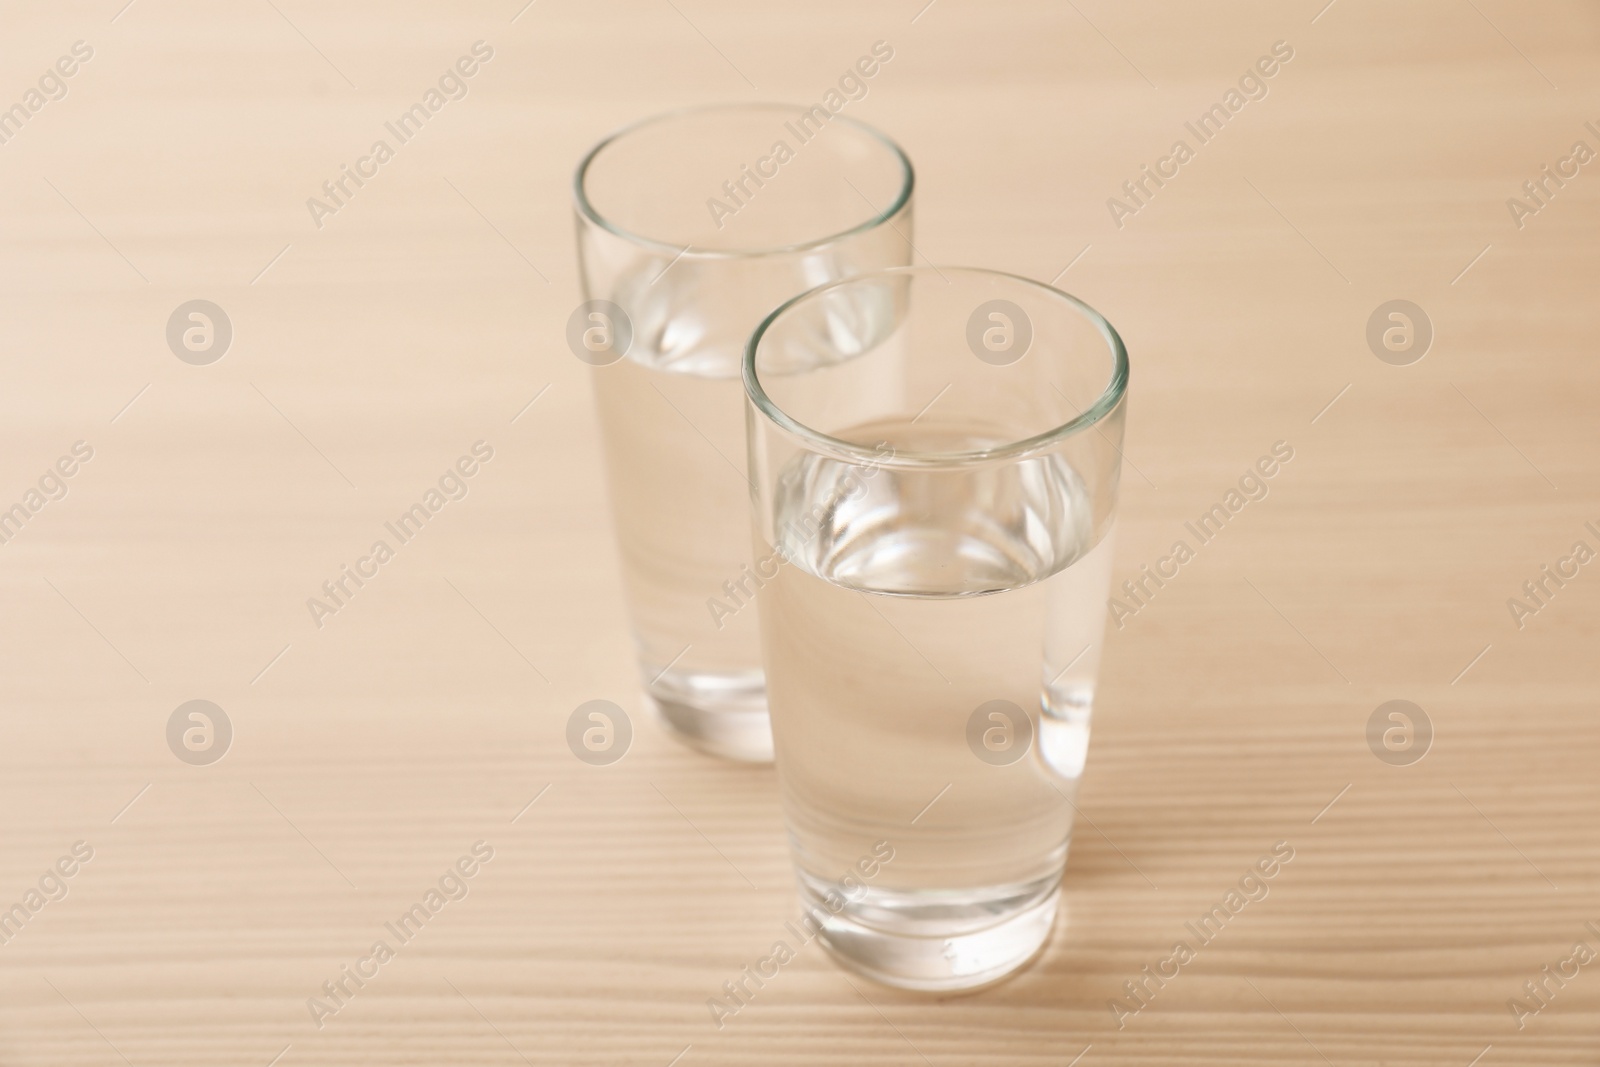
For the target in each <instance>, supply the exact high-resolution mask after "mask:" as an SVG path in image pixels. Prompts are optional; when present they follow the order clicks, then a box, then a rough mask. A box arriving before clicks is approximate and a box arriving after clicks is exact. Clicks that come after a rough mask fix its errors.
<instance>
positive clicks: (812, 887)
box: [800, 872, 1061, 993]
mask: <svg viewBox="0 0 1600 1067" xmlns="http://www.w3.org/2000/svg"><path fill="white" fill-rule="evenodd" d="M842 892H843V891H842V890H841V889H840V888H838V887H837V886H836V885H835V884H834V883H832V882H829V881H822V880H819V879H813V878H811V877H809V876H808V875H806V874H805V873H804V872H801V874H800V903H801V906H802V908H803V909H804V910H805V912H806V914H808V915H810V916H812V917H813V918H812V920H811V922H820V925H821V930H820V932H819V933H818V935H817V939H818V940H819V941H821V942H822V944H823V945H824V946H825V947H826V948H827V949H828V951H829V953H831V954H832V955H833V957H834V959H836V960H838V962H839V963H841V964H842V965H844V966H845V967H847V968H848V969H850V970H852V971H855V972H856V973H858V974H860V975H862V976H863V977H866V978H870V979H872V980H873V981H875V982H879V983H882V984H883V985H887V986H894V987H896V988H899V989H914V990H919V991H923V992H935V993H937V992H951V991H956V990H975V989H980V988H982V987H984V986H987V985H991V984H993V983H995V982H998V981H1000V980H1001V979H1003V978H1006V977H1007V976H1009V975H1011V974H1012V973H1013V972H1015V971H1016V970H1017V969H1019V968H1020V967H1022V966H1023V965H1024V964H1026V963H1028V962H1029V961H1030V960H1032V959H1033V958H1034V957H1035V956H1036V955H1038V953H1039V951H1040V950H1041V949H1042V948H1043V947H1044V944H1045V942H1046V941H1047V940H1049V937H1050V928H1051V926H1052V924H1053V923H1054V922H1055V917H1056V910H1057V908H1058V907H1059V905H1060V901H1061V876H1060V874H1056V875H1055V876H1053V877H1051V878H1047V879H1040V880H1038V881H1034V882H1030V883H1027V884H1024V885H1014V886H995V887H992V888H987V889H971V890H959V891H948V890H946V891H937V892H935V891H928V892H920V893H918V892H898V891H893V890H883V889H871V888H869V889H867V890H866V892H865V893H859V891H858V895H857V896H856V898H855V899H853V900H850V899H845V902H844V905H843V907H841V908H840V909H839V910H838V911H837V912H834V911H833V909H832V908H830V907H829V904H828V901H829V899H830V897H831V899H832V900H833V902H834V904H836V905H837V904H838V903H839V901H840V899H841V895H842ZM803 921H804V920H803Z"/></svg>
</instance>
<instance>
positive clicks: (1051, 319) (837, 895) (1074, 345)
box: [744, 268, 1128, 990]
mask: <svg viewBox="0 0 1600 1067" xmlns="http://www.w3.org/2000/svg"><path fill="white" fill-rule="evenodd" d="M869 304H870V305H873V306H879V307H887V308H890V309H892V310H891V312H890V315H891V317H892V325H891V327H890V328H889V329H888V330H886V331H882V332H880V333H877V334H875V335H873V336H870V337H866V338H863V337H862V336H861V335H859V334H858V333H857V332H856V331H854V330H851V329H849V328H848V325H847V324H848V323H849V321H850V316H849V314H848V309H851V308H855V307H860V306H863V305H869ZM744 384H745V389H746V391H747V393H748V396H749V401H748V408H747V417H748V421H749V431H748V432H749V447H750V465H751V473H752V476H753V477H754V479H755V482H756V494H755V496H754V498H753V499H754V522H753V528H754V542H755V547H754V555H755V566H756V567H757V568H758V569H761V570H762V571H764V572H770V573H771V574H772V577H770V578H769V579H767V580H766V581H765V582H764V583H763V586H762V588H761V590H760V592H759V605H760V607H759V610H760V614H761V631H762V643H763V649H764V654H765V662H766V671H767V695H768V702H769V705H770V708H771V715H772V731H773V740H774V742H775V749H776V756H777V770H778V777H779V781H780V783H781V787H782V793H783V802H784V810H785V816H786V819H787V823H788V828H789V835H790V841H791V844H792V846H793V850H794V857H795V863H796V867H797V868H798V874H799V886H800V896H801V902H802V904H803V905H804V908H805V917H804V919H803V922H804V923H805V924H806V926H807V927H808V929H810V930H812V932H813V933H814V934H815V935H816V936H817V937H819V939H820V940H821V941H822V942H823V943H824V944H825V945H826V946H827V947H828V948H829V950H830V951H832V953H833V954H834V955H835V956H836V957H837V958H838V959H839V960H840V961H841V962H842V963H844V964H845V965H846V966H848V967H850V968H852V969H855V970H857V971H859V972H861V973H863V974H865V975H867V976H868V977H870V978H873V979H876V980H878V981H881V982H884V983H887V984H889V985H895V986H901V987H905V988H911V989H923V990H952V989H967V988H973V987H976V986H980V985H984V984H986V983H989V982H992V981H995V980H997V979H999V978H1001V977H1003V976H1005V975H1006V974H1008V973H1010V972H1011V971H1013V970H1015V969H1016V968H1018V967H1020V966H1021V965H1023V964H1024V963H1026V962H1027V961H1028V960H1029V959H1031V958H1032V957H1033V955H1034V954H1035V953H1036V952H1037V951H1038V950H1039V949H1040V948H1041V946H1042V945H1043V944H1044V942H1045V940H1046V938H1047V937H1048V935H1049V932H1050V929H1051V925H1052V923H1053V921H1054V919H1055V914H1056V911H1057V908H1058V902H1059V898H1060V893H1059V885H1060V881H1061V875H1062V871H1063V870H1064V868H1065V865H1066V860H1067V846H1068V844H1069V843H1070V840H1071V833H1072V822H1073V819H1072V817H1073V812H1074V808H1073V804H1074V797H1075V793H1076V789H1077V783H1078V779H1079V776H1080V775H1081V774H1082V772H1083V767H1084V758H1085V755H1086V753H1087V749H1088V740H1089V717H1090V711H1091V709H1092V707H1093V703H1094V693H1095V678H1096V674H1097V672H1098V667H1099V660H1100V649H1101V641H1102V638H1103V636H1104V630H1105V619H1106V599H1107V593H1108V587H1109V584H1110V575H1111V551H1112V539H1113V538H1112V535H1113V532H1114V523H1115V518H1116V505H1117V491H1118V480H1119V473H1120V461H1121V451H1120V449H1121V442H1122V427H1123V416H1124V408H1125V395H1126V390H1127V384H1128V358H1127V353H1126V351H1125V350H1124V348H1123V345H1122V341H1121V339H1120V338H1119V337H1118V336H1117V333H1116V331H1115V330H1113V329H1112V327H1111V325H1110V324H1109V323H1108V322H1106V320H1105V319H1104V318H1102V317H1101V316H1100V315H1099V314H1098V313H1096V312H1095V311H1094V310H1093V309H1091V308H1089V307H1088V306H1087V305H1085V304H1083V303H1082V302H1081V301H1079V300H1077V299H1075V298H1073V297H1071V296H1068V295H1067V294H1066V293H1063V292H1060V291H1058V290H1056V289H1052V288H1050V287H1049V286H1047V285H1043V284H1040V283H1038V282H1033V281H1028V280H1026V279H1024V278H1019V277H1015V276H1013V275H1008V274H999V273H995V272H992V271H985V270H969V269H957V268H902V269H897V270H890V271H886V272H880V273H877V274H869V275H863V276H860V277H856V278H851V279H846V280H843V281H839V282H834V283H831V284H828V285H824V286H822V287H819V288H817V289H814V290H812V291H810V292H808V293H806V294H804V295H802V296H799V297H796V298H795V299H793V300H790V301H789V302H788V303H786V304H784V305H783V306H782V307H780V308H779V309H777V310H776V311H775V312H773V313H772V315H771V316H769V317H768V318H767V319H766V321H765V322H763V323H762V324H761V326H760V328H759V329H758V330H757V331H756V333H755V335H754V337H753V338H752V339H751V341H750V345H749V348H748V351H747V353H746V357H745V364H744Z"/></svg>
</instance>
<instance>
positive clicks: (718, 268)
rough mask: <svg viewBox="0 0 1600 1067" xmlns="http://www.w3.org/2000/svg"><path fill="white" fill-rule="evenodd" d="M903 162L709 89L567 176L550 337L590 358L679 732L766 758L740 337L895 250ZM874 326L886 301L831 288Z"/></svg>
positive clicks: (667, 706)
mask: <svg viewBox="0 0 1600 1067" xmlns="http://www.w3.org/2000/svg"><path fill="white" fill-rule="evenodd" d="M912 181H913V179H912V171H911V164H910V162H909V161H908V160H907V159H906V156H905V153H903V152H902V151H901V150H900V148H899V147H898V146H897V145H895V144H894V142H892V141H890V140H889V139H888V138H887V137H885V136H883V135H882V134H880V133H878V132H877V131H875V130H873V129H871V128H870V127H868V126H865V125H863V124H861V123H859V122H856V121H854V120H852V119H848V118H845V117H844V116H842V115H838V114H833V113H830V112H829V111H828V110H827V109H826V108H824V107H821V106H818V107H814V108H811V109H809V110H807V109H805V108H801V107H794V106H785V105H777V104H753V105H744V104H737V105H718V106H710V107H700V108H692V109H688V110H683V111H675V112H671V113H669V114H665V115H661V116H658V117H655V118H651V119H647V120H645V121H643V122H640V123H638V124H637V125H634V126H630V127H628V128H627V129H624V130H622V131H621V132H619V133H616V134H614V135H612V136H611V137H609V138H607V139H606V140H604V141H601V142H600V143H599V144H598V145H596V146H595V147H594V148H593V149H592V150H591V151H590V152H589V154H588V155H586V156H585V157H584V159H583V161H582V162H581V163H580V164H579V165H578V170H577V174H576V176H575V179H574V195H575V199H576V208H577V217H578V261H579V267H580V273H581V276H582V282H583V296H584V303H583V304H582V305H581V306H580V307H578V308H577V309H576V310H575V311H574V312H573V314H572V316H571V318H570V319H569V321H568V328H567V341H568V344H569V346H571V348H572V350H573V352H574V353H575V354H576V355H578V357H579V358H580V359H583V360H584V361H585V362H588V363H590V364H592V365H594V372H593V381H594V390H595V401H596V407H597V408H598V412H599V418H600V426H601V434H602V437H603V440H604V446H605V457H606V468H607V475H608V478H609V482H610V496H611V510H612V517H613V520H614V523H615V529H616V535H617V541H618V545H619V548H620V550H621V556H622V572H623V579H624V583H625V587H626V591H627V595H628V600H629V607H630V609H631V613H632V616H633V628H634V635H635V637H636V639H637V649H638V656H639V668H640V672H641V675H642V678H643V681H644V685H645V689H646V692H647V693H648V695H649V697H650V699H651V702H652V703H653V704H654V705H655V707H656V709H657V711H658V712H659V713H660V717H661V718H662V720H663V721H664V722H666V724H667V725H668V726H669V727H670V728H671V729H672V731H673V732H674V733H676V734H677V735H678V736H679V737H680V738H682V739H683V740H685V741H687V742H688V743H689V744H691V745H693V746H695V747H697V748H699V749H701V750H703V751H706V752H710V753H713V754H715V755H719V756H724V757H728V758H732V759H741V760H752V761H763V760H770V759H771V758H772V736H771V732H770V730H769V728H768V722H767V708H766V692H765V685H764V681H763V676H762V670H761V650H760V644H759V639H758V628H757V621H756V616H757V609H756V608H755V606H754V604H753V598H754V595H755V591H756V588H757V587H758V586H759V585H760V583H761V581H762V579H761V577H760V575H759V574H757V573H756V571H755V569H754V566H753V561H752V560H751V558H750V532H749V512H750V505H749V497H750V493H751V486H750V483H749V480H748V477H747V474H746V470H745V447H744V401H743V389H742V388H741V386H740V380H739V375H740V371H739V367H740V361H741V359H742V357H743V353H744V346H745V342H746V341H747V340H748V339H749V337H750V334H751V332H752V331H753V330H754V329H755V327H756V325H757V324H758V323H759V322H760V321H761V319H762V318H763V317H764V316H765V315H766V314H767V313H768V312H770V311H771V310H772V309H773V308H774V307H776V306H777V305H778V304H780V303H782V302H783V301H784V300H787V299H788V298H789V297H791V296H794V295H795V294H796V293H800V292H803V291H805V290H807V289H810V288H812V287H813V286H817V285H822V284H825V283H827V282H831V281H836V280H838V279H841V278H847V277H850V276H852V275H855V274H859V273H862V272H863V271H870V270H878V269H882V268H886V267H894V266H899V265H904V264H906V263H909V262H910V256H911V238H910V235H911V188H912ZM838 310H839V312H840V314H842V315H844V316H846V318H845V320H843V321H841V322H839V323H838V324H837V326H838V328H839V329H840V330H841V331H844V332H846V333H852V332H853V333H855V334H857V335H859V336H861V337H864V338H865V337H872V336H875V335H876V334H878V333H881V332H882V331H883V330H884V329H885V328H886V327H887V321H886V320H885V319H883V315H884V314H885V309H884V308H883V307H881V306H879V305H878V304H876V303H873V302H870V301H865V302H859V303H856V304H853V305H850V306H845V305H843V304H841V305H840V307H839V309H838Z"/></svg>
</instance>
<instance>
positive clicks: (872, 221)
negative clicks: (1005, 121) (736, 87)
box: [572, 101, 916, 259]
mask: <svg viewBox="0 0 1600 1067" xmlns="http://www.w3.org/2000/svg"><path fill="white" fill-rule="evenodd" d="M819 106H820V105H819ZM790 109H793V110H794V111H795V112H800V113H805V108H804V107H802V106H801V105H800V104H788V103H783V102H782V101H749V102H737V103H716V104H690V105H688V106H686V107H678V108H673V109H671V110H669V111H661V112H658V113H656V114H654V115H647V116H645V117H644V118H642V119H636V120H634V121H633V122H630V123H628V124H627V125H626V126H623V127H621V128H619V129H616V130H613V131H612V132H611V133H608V134H607V135H606V136H604V137H602V138H601V139H600V140H599V141H597V142H596V143H595V144H594V146H593V147H592V148H590V149H589V151H587V152H585V153H584V154H583V158H582V159H580V160H579V161H578V166H577V169H576V170H574V171H573V174H572V199H573V203H574V205H575V206H576V208H577V210H578V214H579V215H580V216H581V217H583V218H584V219H587V220H588V221H589V222H591V223H593V224H594V225H596V226H598V227H600V228H601V229H603V230H605V231H607V232H608V233H612V234H615V235H616V236H618V237H621V238H623V239H624V240H626V241H631V242H633V243H634V244H638V245H644V246H646V247H649V248H655V249H658V250H660V251H666V252H672V253H673V254H675V255H677V256H698V257H701V258H705V259H752V258H756V257H759V256H771V255H781V254H783V253H786V252H806V251H811V250H813V249H818V248H822V247H824V246H826V245H830V244H833V243H834V242H835V241H840V240H843V239H844V238H846V237H851V236H854V235H855V234H858V233H865V232H866V231H868V230H872V229H876V228H877V227H879V226H881V225H883V224H884V223H886V222H888V221H889V220H890V219H892V218H894V217H895V216H896V215H898V214H899V213H900V212H901V210H902V209H904V208H905V206H906V205H907V204H909V203H910V202H911V191H912V188H913V187H914V186H915V185H916V171H915V170H914V169H913V168H912V166H911V158H910V157H909V156H907V155H906V153H905V150H904V149H902V148H901V147H900V146H899V145H898V144H896V143H895V141H894V140H893V138H891V137H889V135H888V134H885V133H884V132H883V131H881V130H879V129H877V128H876V127H874V126H869V125H867V124H866V123H865V122H862V121H861V120H859V119H855V118H851V117H850V116H848V115H842V114H836V115H832V119H833V120H843V121H844V122H846V123H847V124H849V125H850V126H853V127H855V128H856V129H857V130H859V131H861V132H863V133H865V134H867V135H868V136H869V137H871V138H872V139H873V140H875V141H877V142H878V143H879V144H881V145H883V146H884V147H885V148H887V149H888V150H889V152H890V153H891V155H892V156H893V157H894V158H895V160H896V161H898V162H899V164H900V168H901V175H902V180H901V183H900V191H899V193H898V194H897V195H896V196H895V198H894V201H893V202H892V203H891V204H889V206H888V207H886V208H884V209H883V210H882V211H878V210H877V209H876V208H873V214H872V215H870V216H868V218H867V219H866V220H865V221H863V222H860V223H858V224H856V225H855V226H852V227H850V228H849V229H846V230H841V231H839V232H837V233H831V234H828V235H827V236H825V237H818V238H814V239H812V240H808V241H801V242H798V243H795V244H788V245H774V246H772V247H770V248H757V249H717V248H696V247H695V246H694V245H692V244H689V245H676V244H673V243H672V242H671V241H663V240H660V239H659V238H655V237H647V236H645V235H644V234H641V233H634V232H633V231H632V230H628V229H626V228H624V227H622V226H620V225H618V224H617V223H615V222H612V221H611V220H610V219H609V218H607V217H606V216H605V215H603V214H602V213H601V212H600V210H599V209H598V208H596V207H595V206H594V204H593V203H591V202H590V200H589V194H588V192H587V191H586V190H585V188H584V180H585V178H586V177H587V176H588V173H589V167H590V165H591V164H593V163H594V161H595V159H596V157H598V156H599V155H600V153H601V152H603V151H604V150H605V149H606V148H608V147H609V146H611V145H612V144H614V143H616V142H617V141H620V140H621V139H622V138H624V137H626V136H628V135H629V134H632V133H636V132H638V131H639V130H641V129H643V128H645V127H646V126H653V125H655V124H656V123H660V122H666V121H670V120H672V119H680V118H684V117H687V116H691V115H706V114H712V113H715V112H719V111H764V110H773V111H776V110H790ZM868 206H869V207H870V206H871V202H870V201H869V202H868Z"/></svg>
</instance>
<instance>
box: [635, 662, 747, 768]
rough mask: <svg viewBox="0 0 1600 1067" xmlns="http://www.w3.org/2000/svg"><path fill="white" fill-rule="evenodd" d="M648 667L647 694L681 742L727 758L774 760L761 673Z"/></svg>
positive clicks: (742, 760) (645, 672) (644, 668)
mask: <svg viewBox="0 0 1600 1067" xmlns="http://www.w3.org/2000/svg"><path fill="white" fill-rule="evenodd" d="M643 670H644V676H645V679H646V687H645V692H646V695H648V696H649V698H650V702H651V703H652V704H654V705H655V709H656V714H657V716H658V717H659V718H660V719H661V721H662V722H663V723H665V724H666V726H667V729H668V731H669V732H670V733H672V734H673V735H674V736H675V737H677V738H678V740H680V741H682V742H683V743H684V744H686V745H688V746H690V747H691V748H695V749H698V750H700V751H701V752H704V753H706V754H707V755H711V756H719V757H721V758H722V759H729V760H737V761H739V762H742V763H771V762H772V726H771V723H770V722H769V721H768V719H767V687H766V680H765V678H764V677H763V675H762V673H761V672H760V671H738V672H731V673H726V674H720V673H711V672H707V671H695V672H690V671H666V672H660V671H659V669H656V670H652V669H651V668H650V666H649V665H648V664H645V665H643ZM651 678H654V679H655V681H654V682H651V681H649V679H651Z"/></svg>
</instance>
